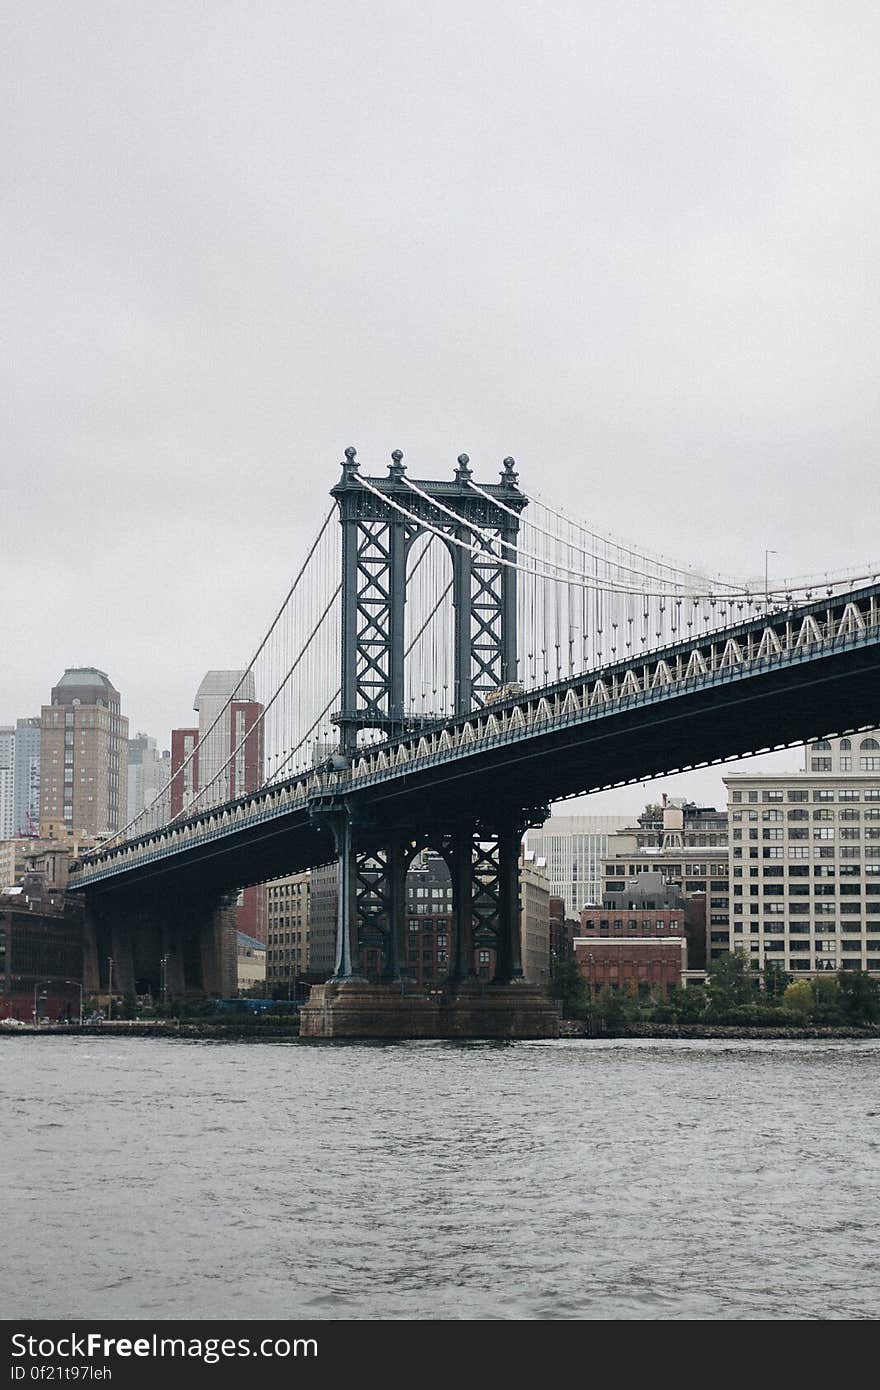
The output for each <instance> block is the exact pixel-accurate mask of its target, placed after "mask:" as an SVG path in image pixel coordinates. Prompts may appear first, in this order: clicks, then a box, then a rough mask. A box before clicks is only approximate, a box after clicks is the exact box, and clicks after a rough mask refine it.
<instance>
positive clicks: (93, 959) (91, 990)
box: [82, 899, 101, 996]
mask: <svg viewBox="0 0 880 1390" xmlns="http://www.w3.org/2000/svg"><path fill="white" fill-rule="evenodd" d="M82 972H83V973H82V979H83V995H84V996H88V995H90V994H97V993H98V992H99V990H100V988H101V968H100V962H99V960H98V920H97V911H96V908H95V905H94V903H92V902H91V901H89V900H88V899H87V900H86V904H85V909H84V912H83V964H82Z"/></svg>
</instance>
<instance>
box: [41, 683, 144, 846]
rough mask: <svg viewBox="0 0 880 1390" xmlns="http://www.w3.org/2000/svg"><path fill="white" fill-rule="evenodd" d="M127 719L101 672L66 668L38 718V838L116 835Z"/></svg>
mask: <svg viewBox="0 0 880 1390" xmlns="http://www.w3.org/2000/svg"><path fill="white" fill-rule="evenodd" d="M127 768H128V719H127V718H126V717H125V716H124V715H123V714H122V713H121V712H120V696H119V692H118V690H116V689H115V688H114V687H113V685H112V684H111V682H110V679H109V677H108V676H107V675H106V673H105V672H104V671H98V670H96V669H95V668H94V667H92V666H87V667H71V668H68V670H66V671H65V672H64V675H63V676H62V677H61V680H60V681H59V682H58V684H57V685H56V686H55V687H54V688H53V690H52V694H51V703H50V704H48V705H44V706H43V708H42V711H41V715H40V834H41V836H42V837H43V838H44V839H63V838H65V837H70V836H71V835H75V834H87V835H98V836H100V835H106V834H109V833H111V832H113V831H115V830H119V829H121V827H122V825H123V824H124V821H125V812H126V807H127Z"/></svg>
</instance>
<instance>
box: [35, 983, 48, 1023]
mask: <svg viewBox="0 0 880 1390" xmlns="http://www.w3.org/2000/svg"><path fill="white" fill-rule="evenodd" d="M50 983H51V982H50V981H48V980H47V981H45V987H46V989H47V990H48V988H49V984H50ZM43 984H44V982H43V981H41V980H37V982H36V983H35V985H34V1027H35V1028H36V1026H37V1024H38V1022H39V1018H38V1016H37V996H38V994H39V991H40V990H41V989H43ZM43 998H44V999H47V998H48V995H47V994H45V993H44V994H43Z"/></svg>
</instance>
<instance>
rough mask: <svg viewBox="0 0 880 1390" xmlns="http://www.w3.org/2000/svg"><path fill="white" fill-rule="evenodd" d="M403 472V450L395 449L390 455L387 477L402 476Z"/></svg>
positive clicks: (404, 468)
mask: <svg viewBox="0 0 880 1390" xmlns="http://www.w3.org/2000/svg"><path fill="white" fill-rule="evenodd" d="M405 472H406V466H405V464H404V462H403V450H402V449H395V450H394V452H393V453H392V455H391V463H390V465H389V468H388V476H389V478H402V477H403V475H404V473H405Z"/></svg>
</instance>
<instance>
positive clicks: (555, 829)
mask: <svg viewBox="0 0 880 1390" xmlns="http://www.w3.org/2000/svg"><path fill="white" fill-rule="evenodd" d="M630 823H631V817H630V816H556V815H554V816H551V817H550V819H549V820H547V821H545V822H544V824H543V825H540V826H537V827H536V828H535V829H533V830H527V831H526V834H525V839H524V841H523V843H524V846H525V849H526V851H527V852H528V853H531V854H534V855H535V856H536V858H539V859H543V860H544V861H545V863H546V866H547V877H548V879H549V880H550V895H551V897H554V898H562V900H563V902H564V903H565V910H566V912H567V913H569V914H570V915H571V916H573V917H576V916H577V914H578V913H579V912H580V910H581V908H583V907H587V906H591V905H593V904H594V903H601V901H602V861H603V860H604V859H605V858H606V856H607V855H608V854H609V852H610V851H609V837H610V836H612V835H615V834H617V833H618V832H619V831H621V830H623V829H624V827H626V826H628V825H629V824H630Z"/></svg>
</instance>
